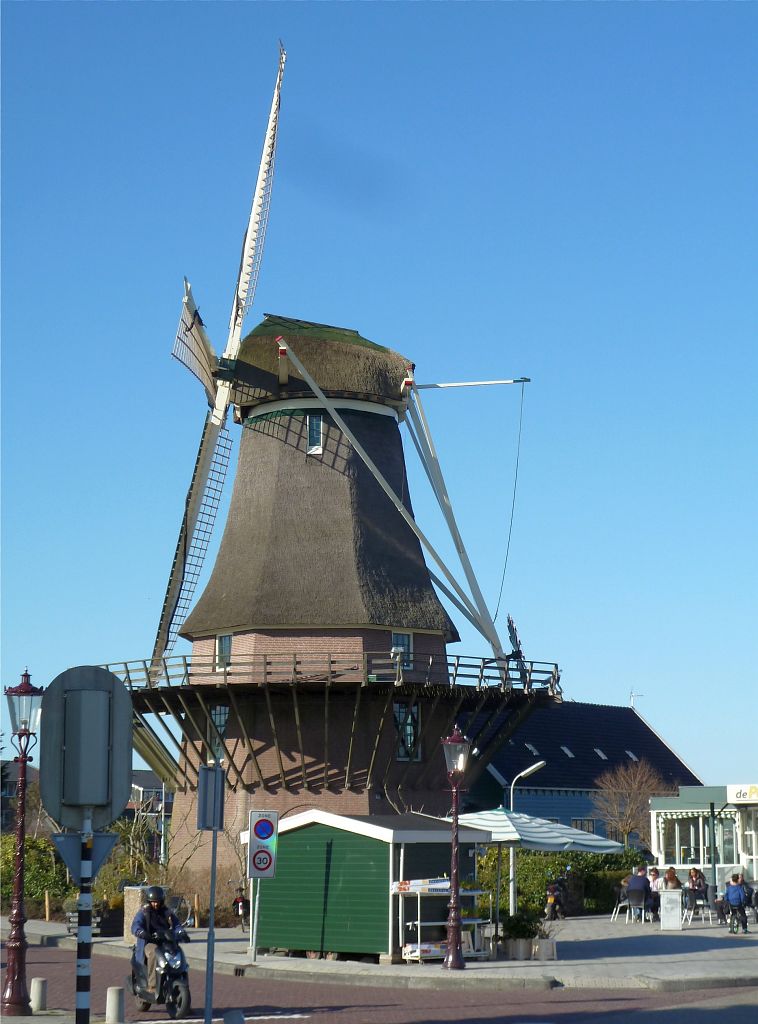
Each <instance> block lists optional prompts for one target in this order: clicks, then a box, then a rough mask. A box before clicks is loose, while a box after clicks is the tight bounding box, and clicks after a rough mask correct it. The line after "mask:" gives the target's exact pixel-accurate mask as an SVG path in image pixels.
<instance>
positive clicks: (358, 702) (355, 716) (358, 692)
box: [343, 677, 365, 792]
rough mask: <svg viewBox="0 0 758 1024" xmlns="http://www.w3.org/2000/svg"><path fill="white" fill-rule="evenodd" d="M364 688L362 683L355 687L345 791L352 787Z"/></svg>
mask: <svg viewBox="0 0 758 1024" xmlns="http://www.w3.org/2000/svg"><path fill="white" fill-rule="evenodd" d="M364 678H365V677H364ZM362 688H363V684H362V683H361V684H359V685H358V686H356V688H355V707H354V708H353V724H352V726H351V727H350V743H349V745H348V748H347V765H346V767H345V785H344V786H343V792H344V790H346V789H350V766H351V765H352V762H353V743H354V742H355V727H356V725H357V724H358V710H359V708H360V706H361V692H362Z"/></svg>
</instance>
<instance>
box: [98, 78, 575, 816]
mask: <svg viewBox="0 0 758 1024" xmlns="http://www.w3.org/2000/svg"><path fill="white" fill-rule="evenodd" d="M282 70H283V58H282V61H281V63H280V72H279V78H278V80H277V89H276V91H275V95H274V103H273V104H272V114H271V118H270V120H269V130H268V132H267V142H266V145H264V163H262V167H261V172H260V174H259V178H258V183H259V190H260V192H259V190H257V191H256V198H255V199H254V202H253V215H251V223H250V225H248V231H247V235H246V242H245V249H244V250H243V260H242V270H241V272H240V280H239V281H238V286H237V291H236V293H235V305H234V308H233V310H232V321H231V325H230V339H229V342H228V343H227V348H226V349H225V354H224V357H223V358H221V359H217V358H216V356H215V354H214V352H213V349H212V347H211V346H210V343H209V341H208V339H207V337H206V335H205V331H204V328H203V324H202V321H201V320H200V317H199V314H198V312H197V308H196V307H195V305H194V301H193V299H192V294H191V292H190V290H189V287H187V289H186V294H185V301H184V305H183V310H182V317H181V319H180V327H179V332H178V336H177V344H176V346H175V354H177V355H178V356H179V357H180V358H181V360H182V361H183V362H184V363H185V364H186V365H187V366H188V367H189V368H190V369H191V370H192V371H193V372H194V373H195V374H196V375H197V376H198V377H199V378H200V380H201V381H202V382H203V384H204V387H205V391H206V397H207V399H208V404H209V406H210V411H209V413H208V417H207V420H206V427H205V429H204V431H203V436H202V439H201V443H200V450H199V453H198V458H197V463H196V467H195V472H194V474H193V479H192V484H191V487H190V491H189V494H188V496H187V500H186V503H185V516H184V521H183V524H182V531H181V533H180V538H179V544H178V546H177V552H176V555H175V558H174V563H173V567H172V571H171V577H170V580H169V585H168V590H167V595H166V601H165V603H164V609H163V614H162V617H161V623H160V625H159V629H158V636H157V639H156V644H155V649H154V652H153V656H152V659H151V660H150V661H149V662H142V663H139V664H134V663H128V664H126V665H122V666H117V665H116V666H114V665H112V666H110V667H111V669H112V670H113V671H119V670H120V673H121V674H122V675H123V676H124V678H125V679H126V680H127V682H128V683H129V684H130V686H131V689H132V695H133V702H134V709H135V717H136V726H137V728H136V732H135V735H136V745H137V749H138V750H139V752H140V753H141V754H142V756H143V757H145V759H146V760H147V761H148V762H149V763H150V764H151V766H153V767H154V768H155V769H156V770H157V771H158V772H159V773H160V774H161V775H162V776H163V777H164V778H166V779H168V780H170V781H171V782H172V783H173V784H174V785H175V786H176V787H177V790H178V792H177V795H176V798H175V802H174V821H175V830H176V829H177V828H178V829H179V830H181V829H184V828H186V830H187V831H188V832H193V833H194V827H195V823H194V816H193V814H192V806H193V802H194V793H195V787H196V782H197V776H198V767H199V766H200V765H201V764H204V763H206V762H207V761H208V760H209V759H214V758H222V759H223V761H224V763H225V765H226V766H227V768H228V773H227V778H228V783H229V790H228V803H227V822H236V825H232V828H233V829H234V828H235V827H236V828H237V829H240V828H243V827H244V821H245V816H246V814H247V811H248V810H249V809H250V808H251V807H257V808H277V809H279V810H280V811H287V810H290V809H295V808H297V809H305V808H307V807H311V806H319V807H321V808H323V809H325V810H330V811H334V812H336V813H339V812H344V813H352V814H364V815H367V814H368V815H371V814H378V813H382V814H387V813H392V812H399V811H403V810H410V809H415V810H421V809H423V810H425V811H427V812H430V813H437V812H444V811H446V809H447V803H448V794H447V792H446V786H445V773H444V758H443V756H442V752H441V749H440V745H439V741H440V739H441V738H442V737H444V736H446V735H447V734H448V733H449V732H450V731H451V730H452V727H453V724H454V723H455V722H456V721H457V722H458V723H459V724H460V725H461V726H462V727H463V729H464V731H468V733H469V735H470V737H471V739H472V740H473V741H474V744H475V746H476V760H475V763H474V765H473V767H472V773H473V774H474V775H476V774H478V773H481V771H483V770H484V768H485V767H486V765H487V763H488V762H489V760H490V758H491V757H492V754H493V753H494V752H495V750H496V749H497V748H498V746H499V745H500V744H501V743H502V742H504V741H505V739H506V738H507V737H508V736H509V735H510V733H511V732H512V731H513V730H514V728H515V727H516V725H517V724H518V722H519V721H520V720H521V718H522V717H523V716H524V715H525V714H527V713H528V712H529V710H531V708H532V707H533V706H534V704H535V702H537V701H539V700H543V699H556V698H557V697H558V695H559V693H560V688H559V681H558V672H557V667H556V666H555V665H553V664H538V663H529V662H525V661H524V660H523V656H522V654H521V652H520V650H516V651H514V652H513V653H512V654H508V655H506V654H505V653H504V652H503V650H502V648H501V646H500V641H499V639H498V636H497V631H496V629H495V626H494V623H493V621H492V618H491V616H490V614H489V612H488V610H487V608H486V604H485V602H484V599H483V597H482V595H481V592H480V591H479V587H478V585H477V584H476V579H475V577H474V574H473V570H472V568H471V565H470V563H469V561H468V557H467V556H466V552H465V548H464V546H463V542H462V540H461V537H460V533H459V532H458V528H457V526H456V524H455V520H454V518H453V514H452V506H451V503H450V501H449V497H448V495H447V491H446V489H445V484H444V480H443V478H442V474H441V471H440V468H439V462H438V460H437V456H436V452H435V450H434V445H433V442H432V439H431V434H430V433H429V428H428V424H427V421H426V418H425V416H424V412H423V407H422V405H421V400H420V395H419V389H420V388H421V387H422V385H417V384H416V382H415V380H414V377H413V365H412V362H411V361H410V360H409V359H408V358H406V357H404V356H401V355H399V354H398V353H397V352H394V351H392V350H391V349H389V348H385V347H382V346H381V345H377V344H374V343H373V342H370V341H368V340H366V339H365V338H363V337H361V336H360V334H358V332H357V331H353V330H347V329H342V328H337V327H329V326H326V325H324V324H316V323H310V322H306V321H301V320H292V319H288V318H285V317H277V316H271V315H267V316H266V317H265V319H264V320H263V322H262V323H260V324H259V325H258V326H257V327H256V328H255V329H254V330H253V331H252V332H250V333H249V334H248V335H247V336H246V337H244V339H243V338H242V332H241V324H242V317H243V316H244V310H245V308H246V306H247V305H248V304H249V297H250V296H249V291H250V289H249V287H248V286H249V285H250V283H251V282H252V289H253V290H254V284H255V275H256V274H257V268H258V266H259V265H260V253H261V245H262V234H261V232H260V231H259V230H258V227H257V226H256V223H254V221H255V216H256V211H258V214H257V216H258V221H259V222H260V221H261V217H262V218H263V219H262V226H263V227H264V228H265V214H266V213H267V211H268V203H269V199H270V189H271V183H272V178H273V155H274V149H275V141H276V123H277V118H278V109H279V101H278V90H279V87H280V84H281V74H282ZM266 161H267V162H266ZM264 164H265V166H264ZM246 268H247V270H246ZM246 273H247V275H248V276H247V282H246V281H245V274H246ZM229 406H232V407H233V409H234V417H235V420H236V421H238V422H239V423H241V424H242V438H241V446H240V454H239V462H238V467H237V474H236V479H235V483H234V491H233V494H232V500H231V507H230V510H229V515H228V520H227V523H226V527H225V530H224V534H223V538H222V541H221V546H220V550H219V553H218V557H217V559H216V563H215V565H214V567H213V571H212V574H211V576H210V579H209V581H208V584H207V586H206V587H205V589H204V591H203V593H202V594H201V596H200V598H199V600H198V601H197V603H196V605H195V606H194V607H193V608H192V610H191V611H190V612H189V614H187V612H188V610H189V608H190V606H191V602H192V596H193V591H194V585H195V583H196V581H197V578H198V576H199V571H200V565H201V564H202V556H203V554H204V552H205V548H206V547H207V543H208V538H209V534H210V529H211V528H212V525H213V519H214V518H215V511H216V508H217V507H218V500H219V496H220V489H221V486H222V485H223V478H224V476H225V471H226V461H227V448H228V442H227V440H226V432H225V430H224V423H225V418H226V413H227V410H228V408H229ZM402 423H404V424H405V425H406V426H407V428H408V430H409V431H410V436H411V437H412V439H413V442H414V444H415V446H416V448H417V450H418V452H419V455H420V456H421V458H422V461H423V463H424V466H425V469H426V470H427V473H428V476H429V479H430V482H431V484H432V487H433V489H434V491H435V494H436V495H437V497H438V499H439V501H440V506H441V508H442V510H443V513H444V514H445V516H446V518H447V521H448V524H449V526H450V529H451V532H452V535H453V539H454V541H455V544H456V548H457V550H458V553H459V555H460V558H461V563H462V566H463V569H464V573H465V576H466V579H467V582H468V590H466V589H465V588H464V586H463V585H461V584H460V583H459V582H458V581H457V580H456V578H455V576H454V575H453V573H452V572H451V571H450V569H449V568H448V567H447V566H446V565H445V563H444V562H443V561H442V559H441V558H440V556H439V555H438V554H437V552H436V551H435V550H434V548H433V546H432V545H431V544H430V542H429V541H428V539H427V538H426V536H425V535H424V534H423V532H422V531H421V530H420V529H419V527H418V525H417V524H416V522H415V520H414V518H413V512H412V508H411V502H410V496H409V494H408V487H407V481H406V468H405V461H404V455H403V447H402V441H401V436H400V425H401V424H402ZM424 552H426V555H427V557H428V558H429V559H430V560H431V561H432V562H434V563H436V569H437V573H432V572H430V570H429V568H428V567H427V564H426V562H425V560H424ZM433 584H434V586H433ZM435 586H436V587H437V589H439V590H441V592H442V593H444V594H445V595H446V596H447V597H448V598H449V599H450V600H451V601H452V603H453V605H454V606H455V607H456V608H457V609H458V610H459V611H460V613H461V614H462V615H464V616H465V617H466V618H467V619H469V620H470V621H471V622H472V623H473V624H474V625H475V626H476V628H477V629H479V630H480V632H481V633H482V635H483V636H484V637H485V638H486V640H487V643H488V644H489V645H490V646H491V648H492V656H489V657H486V658H466V657H462V656H457V657H453V658H449V657H448V653H447V646H446V645H447V644H448V643H450V642H454V641H457V640H458V633H457V631H456V628H455V626H454V625H453V623H452V622H451V620H450V618H449V616H448V614H447V612H446V611H445V609H444V608H443V606H442V604H441V603H440V600H439V598H438V597H437V593H436V591H435ZM177 634H180V635H182V636H184V637H186V638H187V639H189V640H190V641H191V642H192V655H191V657H178V658H177V657H169V656H167V651H168V650H170V647H171V644H172V643H173V640H174V638H175V637H176V635H177ZM174 727H178V730H179V731H180V735H179V736H177V729H176V728H174Z"/></svg>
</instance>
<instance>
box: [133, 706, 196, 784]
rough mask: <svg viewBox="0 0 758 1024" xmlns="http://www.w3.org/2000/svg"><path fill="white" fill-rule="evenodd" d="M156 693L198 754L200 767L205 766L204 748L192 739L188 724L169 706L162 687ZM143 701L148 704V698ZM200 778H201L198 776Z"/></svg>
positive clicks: (152, 709) (151, 708)
mask: <svg viewBox="0 0 758 1024" xmlns="http://www.w3.org/2000/svg"><path fill="white" fill-rule="evenodd" d="M155 692H156V693H157V694H158V695H159V696H160V698H161V700H162V701H163V706H164V707H165V708H166V710H167V711H168V713H169V714H170V715H171V717H172V718H173V719H174V721H175V722H176V724H177V725H178V726H179V728H180V729H181V732H182V735H183V736H184V738H185V739H186V740H187V743H188V744H189V745H191V746H192V749H193V750H194V752H195V753H196V754H197V761H198V765H201V764H204V763H205V759H204V757H203V751H202V747H198V746H197V744H196V743H195V741H194V739H193V738H192V737H191V736H190V734H189V731H188V729H187V726H186V723H185V722H183V721H182V719H181V718H180V717H179V716H178V715H177V713H176V712H175V711H174V709H173V708H172V707H171V705H170V704H169V702H168V701H167V700H166V695H165V693H164V692H163V688H162V687H160V686H156V687H155ZM143 699H144V700H145V703H147V698H143ZM148 707H149V708H150V710H151V711H152V712H153V714H157V712H156V711H155V709H154V708H153V707H152V706H151V705H150V704H149V703H148ZM185 756H186V754H185ZM190 763H191V762H190ZM192 767H193V768H194V767H195V766H194V765H192ZM195 770H197V769H195ZM198 777H199V776H198Z"/></svg>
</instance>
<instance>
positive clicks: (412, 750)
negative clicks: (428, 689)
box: [394, 700, 421, 761]
mask: <svg viewBox="0 0 758 1024" xmlns="http://www.w3.org/2000/svg"><path fill="white" fill-rule="evenodd" d="M394 709H395V731H396V732H397V754H396V758H397V760H398V761H420V760H421V746H420V744H419V734H420V732H421V708H420V707H419V706H418V704H411V703H410V701H407V700H401V701H396V702H395V705H394Z"/></svg>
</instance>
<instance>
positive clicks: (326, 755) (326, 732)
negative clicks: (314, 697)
mask: <svg viewBox="0 0 758 1024" xmlns="http://www.w3.org/2000/svg"><path fill="white" fill-rule="evenodd" d="M328 657H329V666H328V668H327V672H326V686H325V687H324V789H326V787H327V785H328V784H329V686H330V685H331V682H332V656H331V654H330V655H329V656H328Z"/></svg>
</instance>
